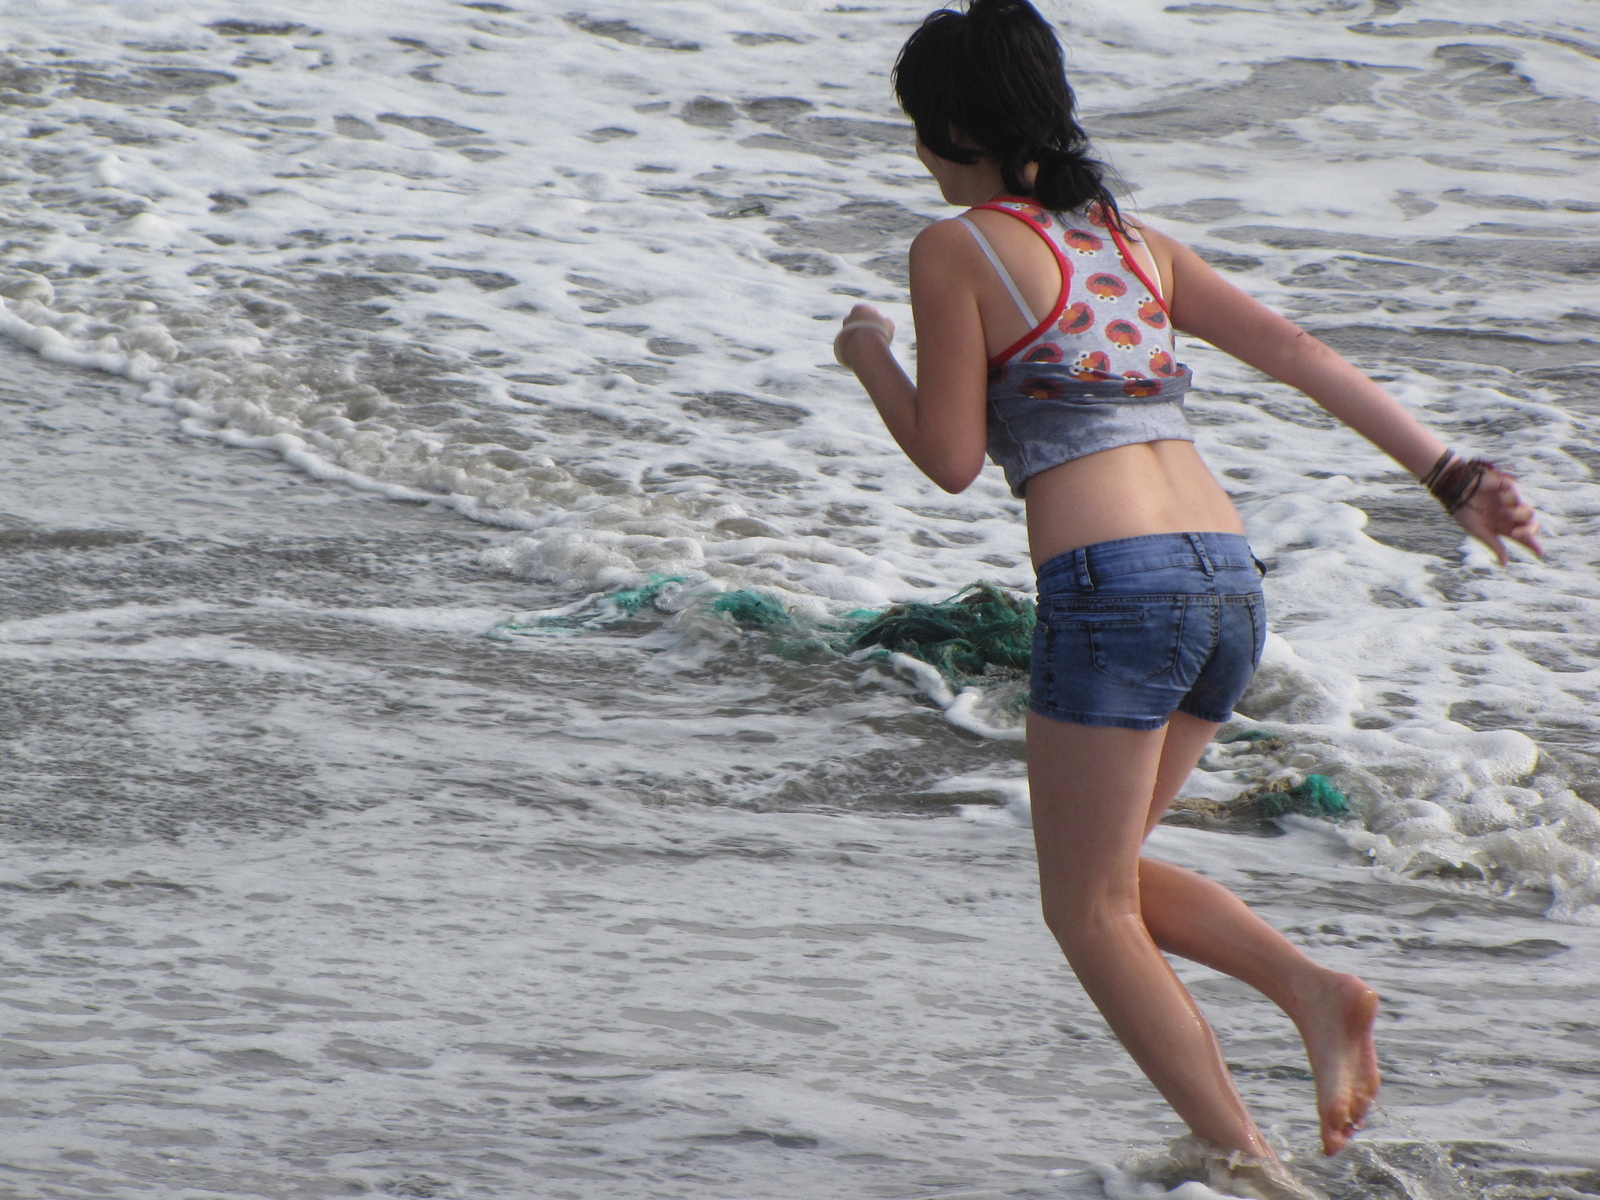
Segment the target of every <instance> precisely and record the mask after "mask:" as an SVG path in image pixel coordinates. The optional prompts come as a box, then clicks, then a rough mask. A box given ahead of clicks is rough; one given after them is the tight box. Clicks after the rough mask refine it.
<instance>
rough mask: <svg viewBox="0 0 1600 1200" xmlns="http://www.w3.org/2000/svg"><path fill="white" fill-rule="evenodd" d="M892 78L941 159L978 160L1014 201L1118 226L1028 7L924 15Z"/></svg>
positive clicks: (991, 5)
mask: <svg viewBox="0 0 1600 1200" xmlns="http://www.w3.org/2000/svg"><path fill="white" fill-rule="evenodd" d="M893 79H894V90H895V96H896V97H897V98H898V99H899V101H900V107H901V108H903V109H904V110H905V112H906V115H907V116H909V117H910V118H911V121H912V124H914V125H915V126H916V128H917V136H918V137H920V138H921V139H922V143H923V145H925V146H927V147H928V149H929V150H931V151H933V153H935V154H937V155H938V156H939V157H940V158H945V159H948V160H950V161H951V162H958V163H966V164H971V163H975V162H977V161H979V159H980V158H982V157H983V156H984V155H985V154H987V155H989V156H990V157H992V158H994V159H996V160H997V161H998V162H999V164H1000V177H1001V180H1002V181H1003V182H1004V183H1005V186H1006V190H1007V191H1009V192H1011V193H1012V194H1013V195H1017V196H1026V197H1029V198H1031V199H1034V200H1036V201H1037V202H1038V203H1039V204H1040V205H1041V206H1042V207H1044V208H1047V209H1051V210H1053V211H1057V212H1064V211H1067V210H1071V209H1080V208H1083V207H1084V206H1086V205H1089V204H1099V205H1100V207H1101V209H1102V211H1103V212H1104V214H1105V218H1106V220H1107V221H1109V222H1111V223H1112V224H1115V225H1117V226H1119V227H1120V226H1121V225H1122V216H1121V213H1120V212H1118V210H1117V202H1116V200H1115V199H1114V198H1113V197H1112V195H1111V191H1110V189H1109V188H1108V187H1107V186H1106V182H1105V177H1106V175H1107V174H1108V171H1107V168H1106V167H1105V165H1104V164H1103V163H1100V162H1099V161H1097V160H1096V159H1094V158H1091V157H1090V156H1089V136H1088V134H1086V133H1085V132H1084V131H1083V127H1082V126H1080V125H1079V124H1078V122H1077V120H1076V117H1075V116H1074V109H1075V107H1076V103H1077V100H1076V97H1075V96H1074V95H1073V93H1072V87H1071V85H1069V84H1068V83H1067V78H1066V71H1065V66H1064V64H1063V62H1062V59H1061V45H1060V43H1059V42H1058V41H1056V36H1055V32H1054V30H1052V29H1051V28H1050V26H1049V24H1048V23H1047V22H1046V21H1045V19H1044V18H1043V17H1041V16H1040V15H1039V13H1038V12H1037V11H1036V10H1035V9H1034V7H1033V5H1032V4H1030V3H1028V0H970V3H969V4H968V5H967V10H966V11H965V12H957V11H955V10H953V9H940V10H938V11H937V12H932V13H929V14H928V16H927V18H926V19H924V21H923V22H922V24H921V26H919V27H918V29H917V30H916V32H914V33H913V34H912V35H911V36H910V37H909V38H908V39H907V40H906V44H905V45H904V46H903V47H902V48H901V50H900V57H899V58H898V59H897V60H896V61H895V65H894V75H893ZM1029 164H1036V172H1035V174H1034V176H1033V178H1032V181H1031V182H1030V181H1029V179H1028V174H1027V169H1028V166H1029Z"/></svg>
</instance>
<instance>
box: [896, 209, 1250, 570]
mask: <svg viewBox="0 0 1600 1200" xmlns="http://www.w3.org/2000/svg"><path fill="white" fill-rule="evenodd" d="M943 182H944V181H943V180H941V183H943ZM952 182H954V181H952ZM985 199H987V197H985ZM965 219H966V220H968V221H970V222H972V224H973V225H975V226H977V228H978V230H979V231H980V232H981V233H982V235H983V236H984V238H985V239H986V240H987V241H988V242H989V244H990V246H991V247H992V248H993V249H994V252H995V254H996V256H997V257H998V258H999V259H1000V262H1001V264H1002V266H1003V267H1004V269H1005V270H1006V271H1007V272H1008V273H1009V274H1010V276H1011V278H1012V280H1013V282H1014V283H1015V285H1016V287H1017V290H1018V292H1019V293H1020V297H1021V299H1022V300H1023V301H1024V302H1025V303H1026V304H1027V306H1028V308H1029V309H1030V310H1032V312H1033V313H1035V314H1037V315H1038V316H1039V317H1040V318H1043V317H1044V316H1045V315H1047V314H1049V313H1051V312H1053V311H1054V310H1055V309H1056V308H1058V307H1060V301H1061V299H1062V296H1061V291H1062V271H1061V268H1060V265H1059V264H1058V262H1057V259H1056V255H1055V253H1054V252H1053V251H1052V250H1051V248H1050V245H1049V244H1048V243H1047V242H1046V240H1045V239H1044V238H1043V237H1041V236H1040V234H1039V233H1037V232H1035V230H1034V229H1032V228H1031V227H1030V226H1029V225H1028V224H1027V223H1026V222H1024V221H1020V220H1018V219H1016V218H1015V217H1013V216H1010V215H1008V214H1006V213H1002V212H996V211H993V210H990V209H983V208H978V209H975V210H973V211H970V212H969V213H967V214H966V217H965ZM1129 234H1130V236H1129V237H1128V238H1127V239H1126V240H1127V243H1128V249H1129V252H1130V255H1131V259H1132V262H1131V264H1130V265H1131V266H1134V267H1137V268H1138V271H1139V273H1141V274H1143V275H1144V276H1145V278H1146V279H1148V280H1149V281H1150V282H1151V283H1152V284H1154V285H1155V286H1156V287H1157V288H1159V289H1160V290H1161V292H1162V297H1161V298H1162V299H1163V300H1165V301H1166V302H1167V304H1168V306H1169V307H1170V305H1171V303H1172V297H1173V294H1174V293H1173V288H1172V273H1171V272H1172V264H1171V261H1170V260H1169V261H1167V262H1166V263H1165V264H1163V263H1162V262H1161V261H1160V259H1158V258H1157V257H1155V256H1153V255H1152V254H1151V252H1150V247H1149V246H1147V245H1146V244H1145V243H1144V241H1143V240H1142V239H1141V238H1140V237H1139V234H1138V230H1137V229H1136V228H1134V227H1132V226H1131V225H1130V229H1129ZM930 258H934V259H939V260H944V261H943V263H941V264H939V265H941V266H944V267H945V268H946V269H948V270H949V271H950V273H951V274H953V275H955V276H956V277H958V278H959V279H960V280H961V282H962V283H964V284H965V286H964V287H959V288H958V289H957V290H956V291H955V292H951V290H950V289H949V287H948V285H945V286H943V287H940V288H937V289H922V288H918V286H917V284H918V281H919V280H918V276H919V275H920V274H922V273H923V272H920V271H919V269H918V268H919V267H927V266H932V265H935V264H932V263H929V262H927V260H928V259H930ZM912 272H913V284H912V287H913V296H914V297H917V293H918V292H927V291H937V292H943V293H944V295H943V297H942V298H937V299H933V300H932V302H933V303H935V304H937V305H939V307H941V308H944V307H946V306H948V307H949V308H950V309H952V310H955V311H954V312H952V314H951V315H952V316H956V315H957V314H958V313H959V311H960V310H961V309H962V308H963V307H965V308H966V309H967V311H968V312H971V311H972V310H973V309H974V308H975V310H976V315H977V318H978V321H979V323H980V324H981V326H982V333H983V343H984V354H985V359H986V361H987V362H991V363H992V362H993V361H994V360H995V359H997V358H999V357H1000V356H1002V355H1003V354H1005V352H1006V351H1007V350H1008V349H1010V348H1011V347H1013V346H1015V345H1016V343H1017V342H1019V341H1020V340H1022V339H1023V338H1025V337H1026V336H1027V334H1028V333H1029V326H1028V324H1027V321H1026V318H1025V317H1024V316H1023V315H1022V312H1021V311H1020V309H1019V307H1018V304H1017V300H1016V299H1015V298H1013V296H1012V295H1011V293H1010V291H1009V290H1008V289H1007V287H1006V286H1005V283H1004V282H1003V281H1002V279H1001V277H1000V275H999V273H998V272H997V271H996V270H995V268H994V266H993V265H991V264H990V262H989V261H988V259H987V257H986V256H985V255H984V253H983V251H982V249H981V248H980V247H979V245H978V243H977V241H976V240H975V239H974V238H973V236H972V233H971V232H970V230H968V229H967V228H965V227H964V226H963V225H962V224H961V222H960V221H959V220H949V221H940V222H938V223H936V224H934V225H931V226H929V227H928V229H926V230H924V231H923V233H922V234H921V235H919V237H918V238H917V242H916V244H915V245H914V246H913V251H912ZM938 273H939V275H940V276H943V275H944V271H943V270H941V271H939V272H938ZM1073 274H1074V278H1073V279H1071V280H1069V282H1068V295H1067V297H1066V300H1067V301H1068V304H1067V306H1066V307H1067V308H1068V309H1069V310H1071V309H1072V308H1073V305H1074V304H1088V303H1090V302H1092V300H1093V296H1092V294H1091V293H1090V292H1088V291H1087V289H1086V283H1087V280H1088V279H1089V278H1090V277H1091V276H1092V273H1090V272H1082V271H1079V272H1074V273H1073ZM925 303H926V302H924V303H923V304H920V305H919V307H918V328H919V342H918V358H919V362H920V363H921V364H922V369H924V370H928V369H932V370H933V371H938V370H939V369H940V366H939V361H938V360H939V359H940V358H941V357H943V354H942V353H941V351H942V349H947V348H952V347H948V346H946V347H941V346H939V345H937V344H933V343H930V342H929V341H928V339H927V338H925V337H921V336H920V334H921V331H922V327H923V324H924V321H925V317H924V315H923V310H924V307H925ZM969 319H970V318H969ZM931 323H933V324H935V325H937V324H939V323H940V322H939V321H938V318H937V317H935V318H933V320H932V322H931ZM987 383H988V380H987V378H986V379H985V380H984V386H987ZM969 386H970V385H969ZM1025 495H1026V500H1027V506H1028V535H1029V545H1030V547H1031V550H1032V555H1033V561H1034V563H1035V564H1036V565H1037V564H1038V563H1042V562H1045V561H1047V560H1048V559H1050V558H1053V557H1055V556H1056V555H1057V554H1062V553H1065V552H1066V551H1068V550H1073V549H1076V548H1077V547H1079V546H1087V545H1092V544H1093V543H1095V542H1101V541H1109V540H1112V539H1115V538H1124V537H1136V536H1140V535H1143V534H1148V533H1177V532H1187V531H1196V530H1206V531H1212V532H1219V533H1241V532H1243V527H1242V525H1241V524H1240V522H1239V518H1238V515H1237V513H1236V512H1235V511H1234V508H1233V505H1232V503H1231V502H1230V501H1229V500H1228V497H1227V494H1226V492H1224V491H1223V489H1222V487H1221V486H1220V485H1219V484H1218V482H1217V480H1216V478H1215V477H1214V476H1213V475H1212V474H1211V472H1210V470H1209V469H1208V468H1207V467H1206V465H1205V463H1204V462H1203V461H1202V460H1201V458H1200V456H1199V455H1198V454H1197V453H1196V452H1195V449H1194V445H1193V443H1192V442H1189V441H1187V440H1180V439H1179V438H1171V439H1163V440H1156V441H1141V442H1138V443H1137V444H1132V445H1122V446H1116V447H1114V448H1112V449H1108V450H1102V451H1099V452H1097V453H1093V454H1089V455H1086V456H1083V457H1077V458H1073V459H1071V460H1069V461H1067V462H1062V463H1060V464H1059V465H1056V466H1052V467H1049V468H1048V469H1046V470H1043V471H1040V472H1039V473H1038V474H1034V475H1031V476H1030V477H1029V478H1028V480H1027V484H1026V492H1025Z"/></svg>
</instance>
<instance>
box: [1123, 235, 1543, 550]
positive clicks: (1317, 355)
mask: <svg viewBox="0 0 1600 1200" xmlns="http://www.w3.org/2000/svg"><path fill="white" fill-rule="evenodd" d="M1140 233H1141V234H1142V235H1143V236H1144V239H1145V242H1146V244H1147V245H1148V246H1149V247H1150V249H1151V251H1152V253H1153V254H1154V256H1155V258H1156V261H1157V263H1158V264H1159V265H1160V267H1161V268H1162V274H1163V275H1165V277H1166V279H1167V280H1168V281H1169V282H1168V291H1169V295H1168V300H1169V302H1170V304H1171V310H1172V324H1173V327H1174V328H1176V329H1179V330H1181V331H1183V332H1184V333H1189V334H1193V335H1194V336H1195V337H1199V338H1204V339H1205V340H1206V341H1208V342H1210V343H1211V344H1212V345H1213V346H1215V347H1217V349H1219V350H1223V351H1226V352H1227V353H1229V354H1231V355H1233V356H1234V357H1235V358H1237V359H1239V360H1240V361H1241V362H1245V363H1248V364H1249V365H1250V366H1252V367H1255V368H1256V369H1257V370H1258V371H1262V372H1264V373H1265V374H1267V375H1270V376H1272V377H1273V378H1274V379H1277V380H1280V381H1281V382H1283V383H1287V384H1289V385H1290V386H1291V387H1296V388H1299V389H1300V390H1301V391H1302V392H1304V393H1305V394H1306V395H1308V396H1310V397H1311V398H1312V399H1313V400H1315V401H1316V402H1317V403H1318V404H1320V405H1321V406H1322V407H1323V408H1324V409H1326V410H1327V411H1328V412H1329V413H1331V414H1332V415H1333V416H1335V417H1337V418H1338V419H1339V420H1341V421H1343V422H1344V423H1345V424H1346V425H1348V426H1350V428H1352V429H1354V430H1355V431H1356V432H1357V433H1359V434H1361V435H1362V436H1363V437H1365V438H1366V439H1367V440H1368V441H1370V442H1372V443H1373V444H1374V445H1375V446H1377V447H1378V449H1380V450H1382V451H1384V452H1385V453H1387V454H1388V455H1389V456H1390V457H1391V458H1393V459H1394V460H1395V461H1396V462H1398V463H1399V464H1400V465H1401V466H1402V467H1404V468H1405V469H1406V470H1408V471H1410V472H1411V473H1412V474H1413V475H1415V476H1417V477H1419V478H1421V477H1423V476H1425V475H1427V474H1428V472H1429V470H1430V469H1431V468H1432V467H1433V465H1434V463H1436V462H1437V461H1438V460H1439V458H1440V456H1441V455H1442V454H1443V453H1444V451H1445V445H1444V443H1443V442H1441V441H1440V440H1439V438H1438V437H1437V436H1435V435H1434V433H1433V432H1432V431H1431V430H1429V429H1428V428H1427V427H1426V426H1425V425H1423V424H1422V422H1420V421H1418V420H1417V419H1416V417H1414V416H1412V414H1411V412H1410V411H1409V410H1408V409H1406V407H1405V406H1404V405H1402V404H1401V403H1400V402H1399V401H1398V400H1396V399H1395V398H1394V397H1393V396H1391V395H1389V393H1388V392H1386V391H1384V390H1383V388H1382V387H1380V386H1379V385H1378V384H1377V383H1375V382H1373V381H1372V380H1371V379H1368V378H1367V377H1366V376H1365V375H1363V374H1362V373H1361V372H1360V371H1358V370H1357V369H1356V368H1355V367H1354V366H1352V365H1351V364H1350V363H1349V362H1347V361H1345V359H1343V358H1342V357H1340V356H1339V355H1338V354H1337V353H1336V352H1335V351H1334V350H1332V349H1331V348H1329V347H1328V346H1326V345H1324V344H1323V343H1322V342H1320V341H1318V340H1317V339H1316V338H1314V337H1312V336H1311V334H1309V333H1307V332H1306V331H1305V330H1304V329H1301V328H1300V327H1299V326H1298V325H1296V324H1295V323H1294V322H1292V321H1290V320H1289V319H1288V318H1287V317H1283V316H1280V315H1279V314H1278V313H1275V312H1273V311H1272V310H1271V309H1270V308H1268V307H1267V306H1266V305H1264V304H1262V303H1261V302H1260V301H1258V300H1256V299H1254V298H1253V297H1251V296H1248V295H1246V294H1245V293H1244V292H1242V291H1240V290H1239V289H1238V288H1236V287H1234V286H1233V284H1231V283H1229V282H1228V281H1227V280H1226V279H1224V278H1222V276H1220V275H1218V274H1217V272H1216V271H1215V270H1213V269H1212V268H1211V267H1210V266H1209V265H1208V264H1207V263H1206V262H1205V261H1204V260H1203V259H1202V258H1201V257H1200V256H1199V255H1198V254H1196V253H1195V252H1194V251H1193V250H1191V249H1189V248H1188V247H1187V246H1185V245H1183V244H1182V243H1180V242H1176V241H1174V240H1173V239H1172V238H1169V237H1167V236H1166V235H1165V234H1162V233H1160V232H1159V231H1157V230H1154V229H1150V228H1148V227H1143V226H1141V227H1140ZM1453 515H1454V516H1455V519H1456V520H1457V521H1458V522H1460V524H1461V526H1462V527H1463V528H1464V529H1465V530H1466V531H1467V532H1468V533H1470V534H1471V535H1472V536H1473V537H1475V538H1477V539H1478V540H1479V541H1481V542H1483V543H1484V544H1485V545H1486V546H1488V547H1489V548H1490V549H1491V550H1493V551H1494V553H1495V556H1496V557H1497V558H1498V559H1499V560H1500V562H1501V564H1502V565H1504V564H1505V562H1506V561H1507V556H1506V549H1505V544H1504V542H1503V541H1502V540H1501V539H1502V538H1510V539H1511V540H1512V541H1515V542H1520V543H1521V544H1522V545H1524V546H1526V547H1527V548H1528V549H1529V550H1532V551H1533V552H1534V553H1535V554H1537V555H1539V556H1541V557H1543V555H1544V547H1543V545H1542V544H1541V543H1540V541H1539V536H1538V534H1539V522H1538V519H1537V518H1536V517H1535V516H1534V512H1533V508H1532V506H1530V505H1529V504H1528V503H1527V502H1526V501H1525V500H1524V499H1523V498H1522V493H1521V492H1520V491H1519V490H1518V488H1517V485H1516V481H1515V480H1514V479H1513V478H1512V477H1511V476H1510V475H1507V474H1506V473H1505V472H1503V471H1495V470H1489V471H1486V472H1485V474H1484V478H1483V482H1482V485H1481V486H1480V487H1479V489H1478V491H1477V493H1476V494H1474V495H1473V497H1472V499H1471V500H1470V501H1469V502H1468V503H1466V504H1465V505H1463V506H1462V507H1461V508H1459V509H1458V510H1457V511H1456V512H1455V513H1454V514H1453Z"/></svg>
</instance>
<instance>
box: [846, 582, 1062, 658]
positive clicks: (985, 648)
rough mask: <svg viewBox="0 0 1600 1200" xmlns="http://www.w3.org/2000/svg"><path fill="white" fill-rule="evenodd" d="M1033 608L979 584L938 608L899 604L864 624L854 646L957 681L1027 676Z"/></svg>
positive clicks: (853, 639)
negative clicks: (906, 658) (911, 661)
mask: <svg viewBox="0 0 1600 1200" xmlns="http://www.w3.org/2000/svg"><path fill="white" fill-rule="evenodd" d="M1033 619H1034V618H1033V603H1032V602H1031V601H1029V600H1025V599H1022V598H1019V597H1017V596H1013V595H1011V594H1010V593H1009V592H1004V591H1001V590H1000V589H999V588H997V587H995V586H994V585H993V584H990V583H975V584H973V585H972V586H971V587H969V588H967V589H965V590H964V591H962V592H960V593H958V594H957V595H955V596H952V597H951V598H950V599H948V600H941V601H940V602H939V603H937V604H917V603H906V604H896V605H894V606H893V607H892V608H888V609H886V610H884V611H883V612H881V613H877V614H874V615H872V616H870V617H869V618H868V619H865V620H863V621H862V622H861V624H860V625H859V626H858V627H857V628H856V630H855V631H854V632H853V633H852V634H851V635H850V637H849V644H850V647H851V648H852V649H854V650H864V649H866V648H868V647H871V646H876V647H880V648H881V649H883V650H887V651H892V652H895V653H899V654H909V655H911V657H913V658H920V659H921V660H922V661H923V662H925V663H930V664H931V665H933V666H935V667H938V668H939V670H940V671H942V672H944V674H946V675H948V676H952V677H954V678H956V679H963V678H974V677H978V676H982V675H986V674H994V673H995V672H994V670H993V669H994V668H1000V669H1002V670H1005V671H1026V670H1027V669H1028V657H1029V654H1030V652H1031V650H1032V647H1033Z"/></svg>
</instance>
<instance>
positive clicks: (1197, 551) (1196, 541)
mask: <svg viewBox="0 0 1600 1200" xmlns="http://www.w3.org/2000/svg"><path fill="white" fill-rule="evenodd" d="M1183 536H1184V537H1186V538H1188V539H1189V545H1191V546H1193V547H1194V556H1195V557H1196V558H1198V559H1199V560H1200V569H1201V570H1202V571H1204V572H1205V573H1206V578H1207V579H1211V578H1214V577H1215V576H1216V573H1217V572H1216V568H1215V567H1213V566H1212V565H1211V559H1210V558H1209V557H1207V555H1206V548H1205V546H1204V545H1202V544H1201V542H1200V537H1199V535H1198V534H1194V533H1186V534H1184V535H1183Z"/></svg>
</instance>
